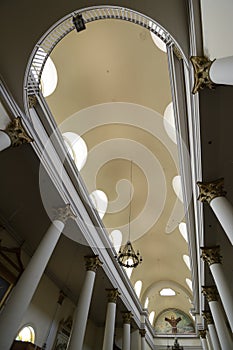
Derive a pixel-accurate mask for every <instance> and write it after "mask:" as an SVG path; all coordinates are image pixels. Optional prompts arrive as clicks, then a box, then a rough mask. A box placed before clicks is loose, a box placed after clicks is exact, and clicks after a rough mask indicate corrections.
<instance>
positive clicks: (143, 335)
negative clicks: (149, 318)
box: [139, 328, 146, 350]
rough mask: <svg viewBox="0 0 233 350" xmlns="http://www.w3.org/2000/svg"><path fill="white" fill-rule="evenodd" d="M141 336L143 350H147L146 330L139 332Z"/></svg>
mask: <svg viewBox="0 0 233 350" xmlns="http://www.w3.org/2000/svg"><path fill="white" fill-rule="evenodd" d="M139 333H140V335H141V350H146V338H145V337H146V330H145V329H144V328H142V329H140V330H139Z"/></svg>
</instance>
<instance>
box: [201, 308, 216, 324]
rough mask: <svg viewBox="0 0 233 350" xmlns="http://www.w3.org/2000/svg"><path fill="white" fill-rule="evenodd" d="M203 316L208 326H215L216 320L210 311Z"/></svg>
mask: <svg viewBox="0 0 233 350" xmlns="http://www.w3.org/2000/svg"><path fill="white" fill-rule="evenodd" d="M202 316H203V317H204V319H205V320H206V323H207V324H213V323H214V320H213V317H212V314H211V312H210V311H202Z"/></svg>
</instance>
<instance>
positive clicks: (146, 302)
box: [144, 297, 149, 309]
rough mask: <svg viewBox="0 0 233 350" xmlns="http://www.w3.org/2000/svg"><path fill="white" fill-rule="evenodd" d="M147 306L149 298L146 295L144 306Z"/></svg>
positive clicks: (146, 307)
mask: <svg viewBox="0 0 233 350" xmlns="http://www.w3.org/2000/svg"><path fill="white" fill-rule="evenodd" d="M148 306H149V298H148V297H147V298H146V300H145V304H144V308H145V309H148Z"/></svg>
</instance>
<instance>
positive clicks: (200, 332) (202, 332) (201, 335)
mask: <svg viewBox="0 0 233 350" xmlns="http://www.w3.org/2000/svg"><path fill="white" fill-rule="evenodd" d="M199 335H200V337H201V338H202V339H205V338H206V330H205V329H202V330H199Z"/></svg>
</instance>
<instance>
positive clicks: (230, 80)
mask: <svg viewBox="0 0 233 350" xmlns="http://www.w3.org/2000/svg"><path fill="white" fill-rule="evenodd" d="M209 75H210V79H211V80H212V81H213V83H215V84H225V85H233V56H229V57H223V58H218V59H216V60H214V61H213V62H212V64H211V66H210V71H209Z"/></svg>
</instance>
